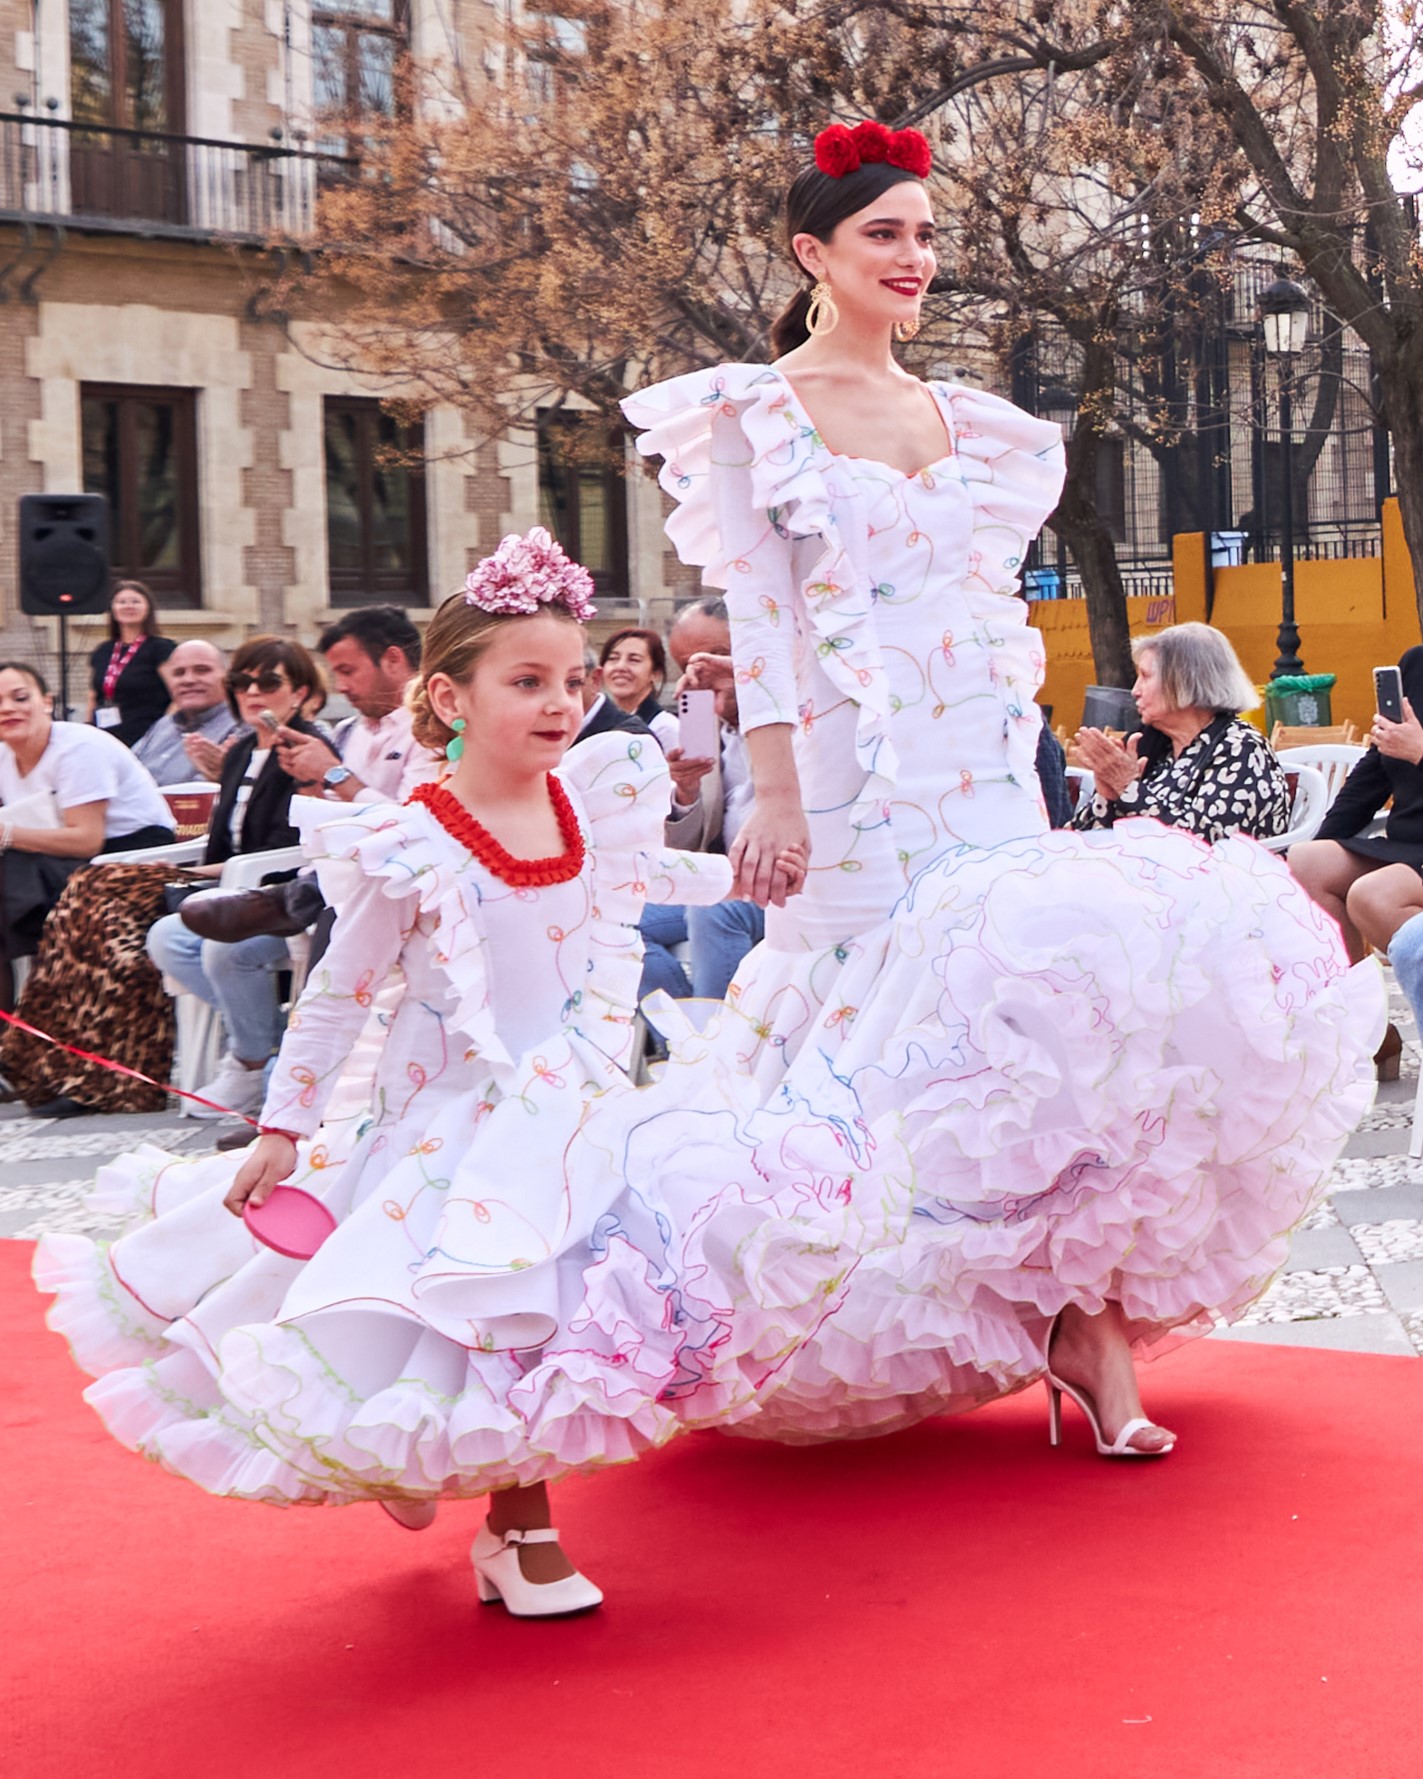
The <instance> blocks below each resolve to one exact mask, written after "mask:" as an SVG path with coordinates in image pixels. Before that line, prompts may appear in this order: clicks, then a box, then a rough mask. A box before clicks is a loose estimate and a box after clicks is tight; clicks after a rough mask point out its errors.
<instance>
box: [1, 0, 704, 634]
mask: <svg viewBox="0 0 1423 1779" xmlns="http://www.w3.org/2000/svg"><path fill="white" fill-rule="evenodd" d="M489 16H490V15H489V13H488V12H487V10H486V8H485V6H484V4H483V0H0V305H3V307H0V316H3V325H0V565H2V566H0V651H3V652H4V653H5V654H9V655H12V656H13V655H19V656H23V657H24V658H28V659H34V660H38V661H41V662H42V663H44V662H50V661H52V656H53V646H54V634H53V633H54V629H55V625H54V622H53V620H51V619H48V618H30V617H26V616H24V615H23V614H22V613H21V612H20V610H19V599H18V591H17V588H18V576H17V512H18V501H19V498H20V496H21V495H23V494H27V493H73V492H79V491H89V492H102V493H106V494H108V495H109V496H110V499H111V517H112V528H113V542H112V551H111V553H112V555H113V558H114V566H115V568H116V569H117V570H120V571H122V572H124V573H127V574H133V575H135V576H137V577H138V578H139V579H142V580H144V581H146V582H148V583H149V584H150V585H151V586H153V587H154V589H155V592H156V593H157V596H158V603H159V609H160V612H161V617H162V627H163V629H164V630H165V631H166V632H167V633H169V634H170V635H175V636H206V637H209V638H211V639H212V640H214V641H216V642H218V643H220V644H222V645H223V646H228V647H230V646H231V645H233V644H235V643H236V642H237V641H239V640H240V639H241V638H242V637H243V636H245V635H250V634H252V633H253V632H255V631H256V630H258V629H262V630H280V631H285V632H288V633H291V634H296V635H299V636H302V637H304V638H307V639H312V638H314V637H315V635H316V634H317V633H318V632H319V630H320V629H321V627H322V626H323V624H324V623H325V622H327V621H329V620H330V619H331V618H333V617H334V616H336V615H339V613H340V611H341V610H343V609H347V608H349V607H350V606H352V605H357V604H364V603H370V602H372V601H377V600H382V601H385V600H388V601H391V602H393V603H398V604H401V605H403V606H406V607H407V608H408V609H409V610H410V611H411V612H412V615H415V616H416V617H417V618H418V616H419V614H420V613H421V612H422V611H428V610H429V609H431V607H432V605H433V604H436V603H438V601H439V599H440V598H441V597H443V596H444V595H445V594H446V593H448V592H450V591H452V590H453V589H455V588H456V587H458V586H459V585H460V583H461V582H462V580H463V578H464V575H465V573H466V572H467V570H468V568H469V566H470V565H471V564H472V563H473V562H474V561H475V560H476V559H477V558H478V557H479V555H480V554H482V553H484V552H485V551H487V550H489V549H491V548H492V547H493V546H494V544H495V543H497V542H498V539H499V538H500V536H501V535H503V533H504V532H506V531H509V530H513V529H522V528H524V527H526V526H528V525H531V524H534V523H537V522H539V521H540V520H541V519H543V520H544V521H545V522H547V521H548V520H549V519H550V518H551V517H552V518H563V519H566V518H567V516H568V514H569V512H570V511H571V512H573V514H574V517H573V518H572V520H571V521H570V522H571V524H572V526H573V529H574V531H575V533H576V532H577V530H578V516H577V515H578V513H579V512H580V511H581V514H582V521H583V532H584V534H585V535H584V555H585V559H587V557H588V555H589V554H590V553H593V554H596V555H598V556H599V561H598V562H596V563H590V566H595V567H596V568H597V570H598V573H597V578H598V580H599V582H600V593H601V595H602V599H601V603H602V605H603V608H604V611H605V613H606V614H607V616H608V618H609V619H612V620H621V621H628V620H629V619H633V618H635V617H637V616H639V615H644V616H647V617H649V618H651V619H652V620H653V621H661V620H663V619H665V618H666V617H667V616H668V615H669V614H670V610H671V605H672V596H673V592H674V590H675V591H681V592H686V591H690V590H692V589H691V588H690V587H689V586H688V585H686V583H685V577H682V576H678V575H677V573H676V571H675V568H674V565H672V564H670V563H669V562H668V560H667V557H666V552H665V547H664V541H663V538H662V533H661V520H662V506H661V499H660V496H659V495H658V492H657V490H656V488H655V486H654V485H653V484H651V483H650V482H649V481H648V480H647V479H646V478H645V477H644V476H643V475H642V474H641V473H640V472H637V471H636V470H635V471H634V473H632V474H630V475H628V476H627V477H625V478H624V477H619V476H616V475H613V476H610V477H608V478H606V479H605V481H604V482H603V483H601V484H600V485H599V486H597V487H593V486H591V485H590V486H579V485H576V476H577V473H578V472H577V471H574V472H572V474H573V476H574V477H575V485H573V486H569V485H567V483H566V477H565V479H564V480H560V477H561V476H563V475H564V472H562V471H559V470H558V469H557V468H556V466H554V467H551V466H550V460H549V454H548V451H547V448H545V449H543V450H541V449H540V441H539V439H538V437H537V436H536V435H534V434H532V433H530V434H512V435H510V436H507V437H505V438H502V439H497V440H495V439H481V438H479V437H476V436H474V435H473V433H472V431H471V428H470V424H469V422H468V421H467V419H466V417H465V416H464V415H463V414H461V413H460V412H458V411H456V410H454V409H450V408H435V409H433V410H430V411H427V412H426V413H425V415H424V418H423V423H422V433H421V434H416V435H414V436H413V437H412V436H411V435H409V434H404V433H402V432H401V428H400V422H399V421H398V420H397V418H395V417H394V416H393V415H392V413H391V412H390V411H389V409H387V408H384V407H382V405H381V398H382V397H385V398H390V397H393V396H398V395H399V393H400V391H399V389H398V388H396V387H393V386H391V385H389V384H384V385H381V386H380V387H376V386H374V385H372V384H369V383H364V382H363V381H362V379H360V378H358V377H355V376H352V375H350V374H348V373H346V372H344V371H342V370H339V369H333V368H331V367H330V366H329V365H327V364H325V363H323V362H322V357H321V353H320V348H319V322H318V320H317V319H316V318H315V316H314V315H306V316H303V315H302V314H300V313H299V312H296V311H295V306H294V312H293V314H292V315H290V316H284V315H281V314H278V313H275V312H274V310H275V304H274V302H273V300H272V295H273V288H274V286H275V284H276V281H277V278H278V276H279V274H280V272H281V270H282V269H283V266H284V264H287V263H289V262H288V261H284V260H283V258H282V250H281V249H278V248H274V247H273V245H272V243H273V242H274V241H275V240H279V239H283V238H289V239H291V240H292V241H293V242H296V243H300V241H301V240H302V239H303V237H306V238H310V236H311V229H312V221H313V216H314V209H315V202H316V196H317V193H318V191H319V189H320V184H321V181H322V180H323V179H324V178H327V177H330V176H332V174H333V169H335V170H337V171H338V172H339V165H340V156H341V155H342V153H343V151H344V148H345V144H344V142H343V141H341V140H339V139H335V138H333V136H332V135H331V133H330V130H329V128H325V127H324V125H323V117H324V116H325V115H326V112H325V111H324V109H323V108H324V107H335V106H338V105H340V104H342V103H344V102H348V101H349V100H351V99H352V98H353V97H359V98H360V100H361V102H363V103H366V104H372V105H376V106H381V105H384V104H386V103H389V102H390V74H391V68H392V66H393V59H394V57H395V56H396V55H397V54H398V53H399V52H401V51H403V50H407V49H408V50H409V51H411V52H412V53H413V54H414V55H415V56H416V57H417V58H419V59H421V60H422V61H438V60H439V59H440V58H441V57H452V56H459V57H462V58H472V57H475V56H477V55H478V54H479V53H480V46H481V43H482V41H483V40H484V32H485V30H486V27H487V22H488V19H489ZM298 282H299V281H298ZM298 300H299V292H298ZM402 445H403V446H405V447H407V448H413V450H414V452H415V455H416V456H417V458H419V457H422V458H423V462H424V469H423V473H419V472H415V473H412V472H411V471H409V470H407V469H404V468H401V467H399V466H398V465H396V466H394V467H392V453H394V452H395V451H396V450H397V448H398V447H400V446H402ZM594 533H596V536H595V535H594ZM102 629H103V620H102V619H98V618H89V619H82V620H75V621H74V623H73V624H72V625H71V632H72V636H71V643H72V646H73V648H74V649H75V650H76V652H78V651H84V650H87V648H88V647H89V646H90V645H91V644H92V642H93V641H95V640H97V638H98V637H99V635H101V634H102Z"/></svg>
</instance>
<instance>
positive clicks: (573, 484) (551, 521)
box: [539, 412, 628, 599]
mask: <svg viewBox="0 0 1423 1779" xmlns="http://www.w3.org/2000/svg"><path fill="white" fill-rule="evenodd" d="M622 451H623V444H622V435H621V434H620V433H618V432H616V431H609V430H608V429H607V427H606V424H605V423H604V422H603V421H601V420H599V419H597V418H596V417H595V416H592V415H586V414H569V413H566V412H559V413H556V414H543V415H541V416H540V419H539V515H540V518H541V520H542V522H543V524H544V526H545V527H546V528H547V529H548V530H549V531H551V532H552V533H553V535H554V536H555V537H556V538H557V539H558V541H559V543H561V544H562V545H563V547H564V549H565V550H567V552H568V554H569V555H570V556H571V557H572V558H573V559H574V561H575V562H581V563H582V564H583V566H584V567H585V568H586V569H587V570H588V571H589V573H590V574H591V575H592V576H593V585H594V587H595V588H596V589H597V591H598V592H599V593H601V594H603V595H604V597H605V598H609V599H626V598H627V593H628V525H627V482H626V480H625V479H624V477H623V475H622V473H621V465H622Z"/></svg>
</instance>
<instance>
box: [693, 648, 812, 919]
mask: <svg viewBox="0 0 1423 1779" xmlns="http://www.w3.org/2000/svg"><path fill="white" fill-rule="evenodd" d="M694 659H695V657H694ZM730 858H731V868H732V871H733V872H734V873H735V881H734V882H733V884H732V886H731V895H732V898H733V900H736V901H742V902H755V903H756V905H757V907H759V908H765V907H768V906H769V907H773V908H784V907H785V905H786V898H787V896H795V895H799V894H800V892H801V890H802V889H803V888H804V887H805V875H806V871H807V870H808V869H809V866H810V829H809V826H808V825H807V823H806V819H805V811H804V810H803V809H802V808H801V807H800V804H799V803H794V804H792V803H789V802H780V801H776V800H769V799H768V800H765V801H763V799H762V798H761V796H760V794H759V793H758V794H757V798H756V805H755V807H754V808H753V810H752V812H751V814H750V815H749V816H748V817H747V818H746V822H745V824H744V826H743V827H742V829H741V832H740V833H739V834H738V835H737V836H736V839H735V840H734V841H733V842H732V843H731V853H730Z"/></svg>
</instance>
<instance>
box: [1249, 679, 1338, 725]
mask: <svg viewBox="0 0 1423 1779" xmlns="http://www.w3.org/2000/svg"><path fill="white" fill-rule="evenodd" d="M1338 677H1339V676H1338V675H1337V674H1334V673H1294V674H1287V675H1284V676H1282V677H1281V678H1280V679H1272V680H1271V681H1270V683H1269V685H1268V686H1266V688H1265V731H1266V733H1267V734H1269V733H1270V732H1271V731H1272V730H1273V729H1274V727H1275V724H1276V723H1284V724H1285V725H1286V727H1287V728H1291V729H1296V728H1298V729H1324V728H1327V727H1328V726H1329V724H1330V723H1332V722H1333V720H1334V718H1333V715H1332V714H1331V711H1330V708H1329V694H1330V692H1331V691H1332V690H1333V689H1334V682H1335V680H1336V679H1337V678H1338Z"/></svg>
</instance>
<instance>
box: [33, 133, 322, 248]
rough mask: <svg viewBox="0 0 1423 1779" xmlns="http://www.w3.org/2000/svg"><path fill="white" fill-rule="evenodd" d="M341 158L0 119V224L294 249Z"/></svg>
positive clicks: (309, 229) (274, 146)
mask: <svg viewBox="0 0 1423 1779" xmlns="http://www.w3.org/2000/svg"><path fill="white" fill-rule="evenodd" d="M355 168H356V162H355V161H354V160H353V159H351V158H349V157H348V156H344V155H339V154H325V153H322V152H320V151H319V150H317V151H313V150H311V149H307V148H290V147H286V146H284V145H282V144H281V143H277V142H270V143H260V144H259V143H250V142H219V141H215V140H213V139H212V138H210V137H204V136H174V135H169V134H167V133H165V132H161V131H156V130H125V129H117V128H111V127H100V126H97V125H94V124H87V123H74V122H72V121H70V120H69V119H66V118H57V117H35V116H33V115H30V114H28V113H25V112H15V111H6V112H0V219H11V220H22V221H26V222H30V223H37V224H43V225H50V224H62V225H64V226H65V227H68V228H75V229H86V230H96V231H102V232H105V233H118V234H136V235H150V236H169V237H173V238H177V239H182V240H236V241H254V242H256V241H269V240H272V239H274V238H281V239H286V240H294V241H300V240H303V239H305V238H307V237H309V236H310V235H311V234H312V233H313V231H314V228H315V222H316V202H317V196H318V194H319V193H320V191H321V190H322V189H323V188H324V187H325V186H327V185H329V184H332V183H335V182H338V181H341V180H344V179H347V178H350V177H351V176H352V174H353V173H354V171H355Z"/></svg>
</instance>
